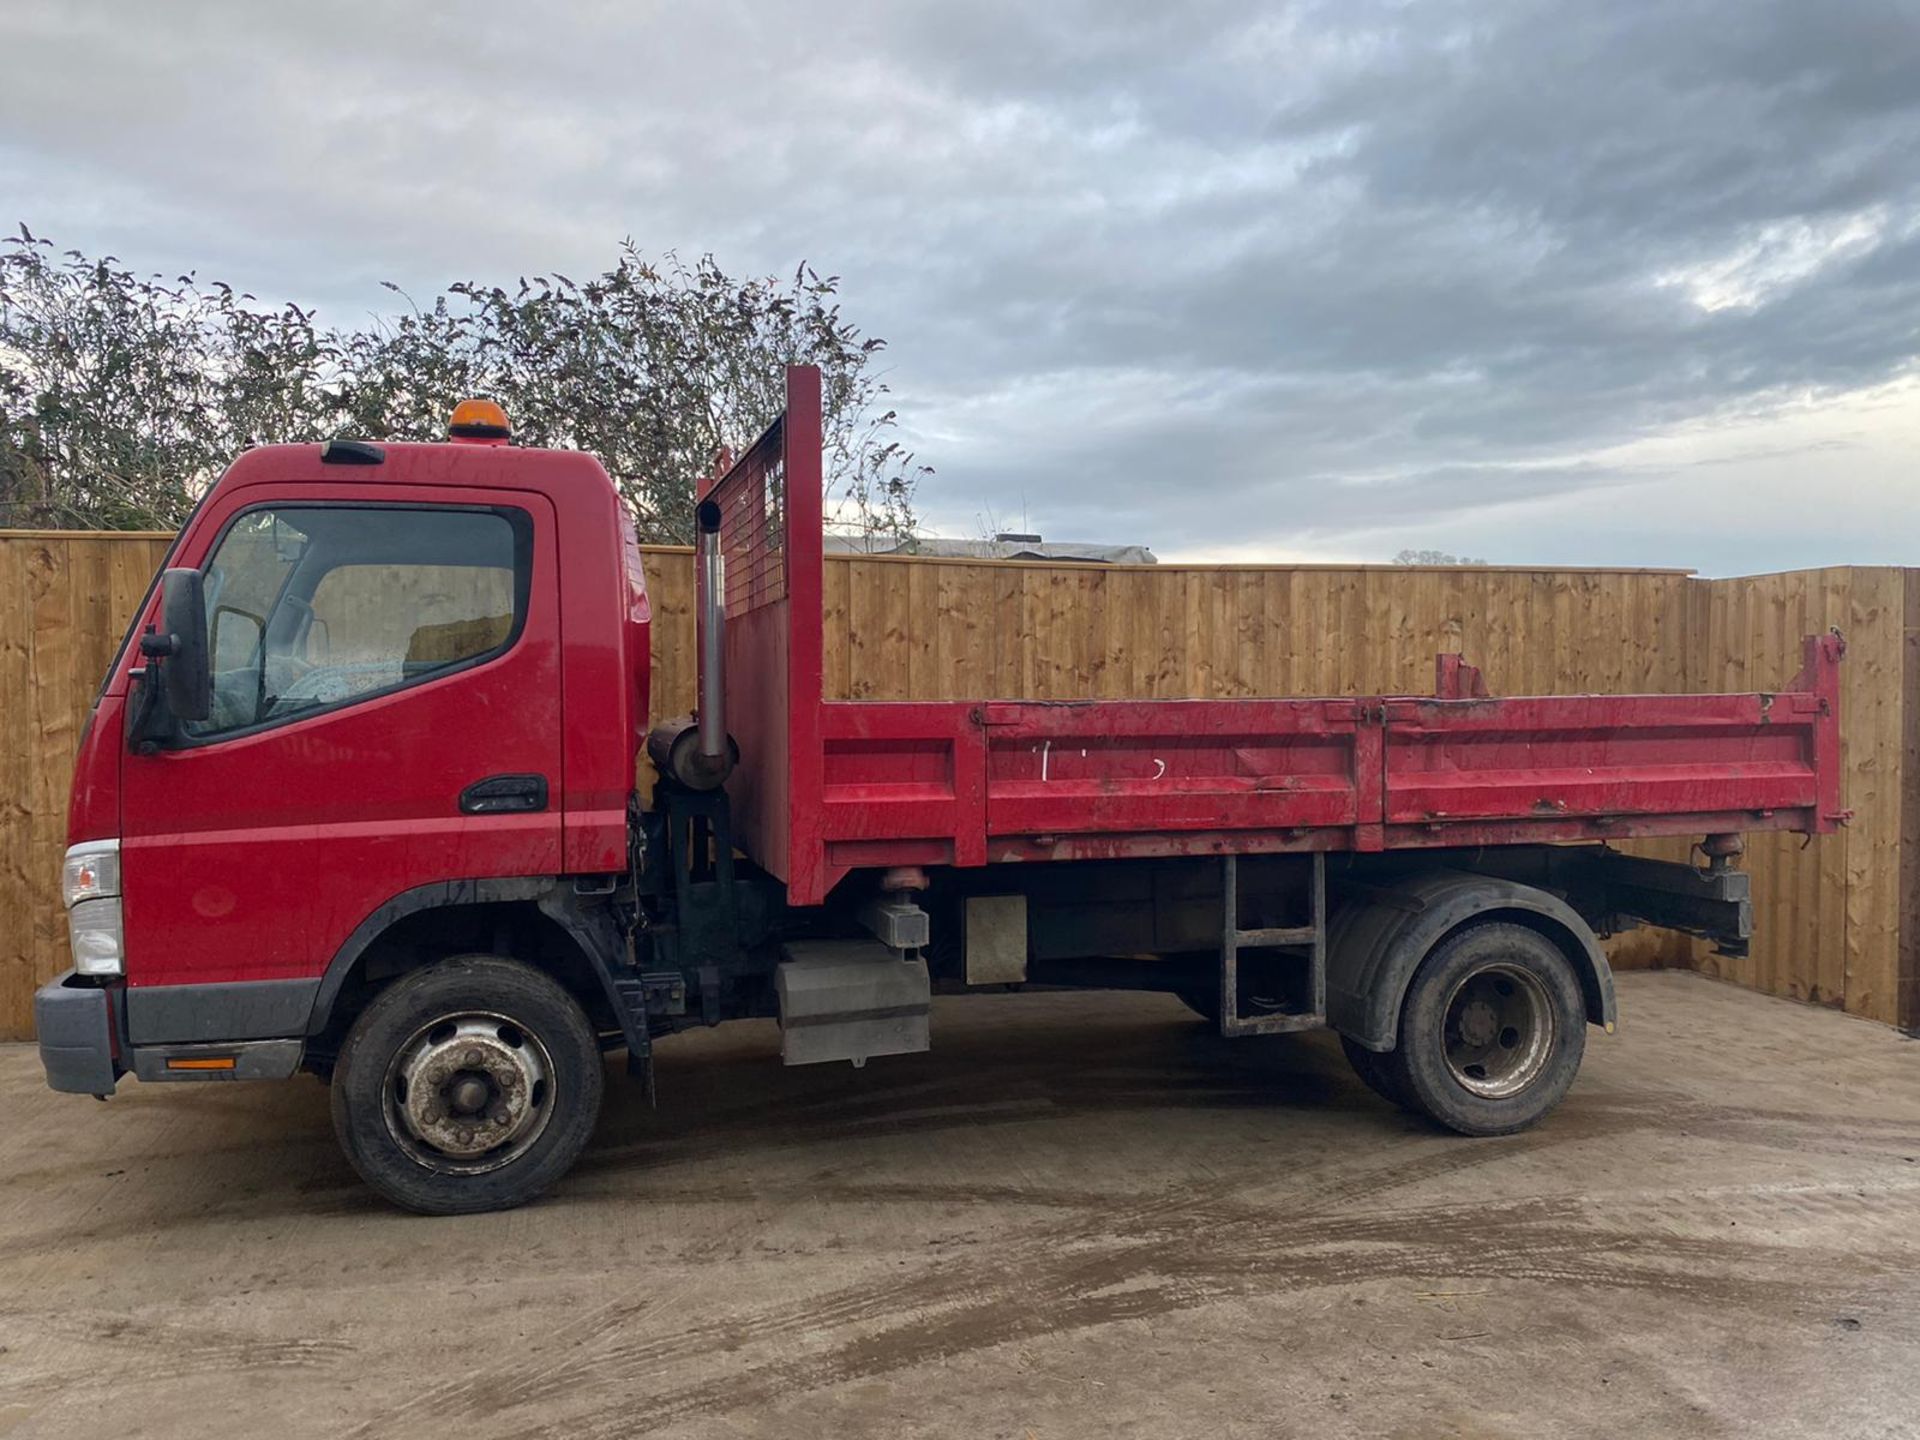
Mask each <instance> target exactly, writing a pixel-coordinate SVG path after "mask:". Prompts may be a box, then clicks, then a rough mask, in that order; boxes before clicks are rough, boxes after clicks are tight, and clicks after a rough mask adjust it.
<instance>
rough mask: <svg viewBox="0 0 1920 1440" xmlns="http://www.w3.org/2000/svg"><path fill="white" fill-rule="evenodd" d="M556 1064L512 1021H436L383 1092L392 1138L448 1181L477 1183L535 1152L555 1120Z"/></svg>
mask: <svg viewBox="0 0 1920 1440" xmlns="http://www.w3.org/2000/svg"><path fill="white" fill-rule="evenodd" d="M553 1090H554V1082H553V1057H552V1056H551V1055H550V1054H548V1053H547V1047H546V1046H545V1044H543V1043H542V1042H541V1040H540V1037H539V1036H538V1035H536V1034H534V1033H533V1031H531V1030H529V1029H528V1028H527V1027H525V1026H524V1025H521V1024H520V1023H519V1022H518V1021H516V1020H514V1019H513V1018H512V1017H511V1016H507V1015H501V1014H497V1013H494V1012H492V1011H482V1010H466V1011H457V1012H454V1013H452V1014H448V1015H442V1016H440V1017H438V1018H437V1019H434V1020H430V1021H428V1022H427V1023H426V1024H425V1025H422V1026H421V1027H420V1028H419V1029H418V1030H416V1031H414V1032H413V1034H412V1035H411V1036H409V1037H408V1038H407V1041H406V1043H405V1044H404V1045H402V1046H400V1047H399V1049H398V1050H396V1051H395V1052H394V1056H393V1060H392V1062H391V1063H390V1064H389V1065H388V1066H387V1073H386V1077H385V1080H384V1082H383V1083H382V1086H381V1095H382V1101H383V1108H384V1109H385V1112H386V1120H387V1132H388V1133H389V1134H390V1135H391V1136H392V1137H393V1139H394V1142H395V1143H396V1144H397V1145H399V1147H400V1148H401V1149H402V1150H403V1151H405V1152H406V1153H407V1155H408V1156H409V1157H411V1158H412V1159H413V1161H414V1162H415V1163H416V1164H418V1165H420V1166H422V1167H424V1168H425V1169H428V1170H431V1171H434V1172H435V1173H436V1174H441V1175H478V1174H483V1173H485V1172H486V1171H488V1170H497V1169H499V1168H500V1167H501V1166H503V1165H508V1164H511V1163H512V1162H513V1161H515V1160H517V1159H519V1158H520V1157H521V1156H522V1155H524V1154H526V1153H527V1151H528V1150H530V1149H532V1148H533V1146H534V1144H535V1143H536V1142H537V1141H538V1140H539V1139H540V1136H541V1135H542V1134H544V1133H545V1131H546V1128H547V1122H548V1120H549V1119H550V1118H551V1117H552V1115H553V1100H554V1095H553Z"/></svg>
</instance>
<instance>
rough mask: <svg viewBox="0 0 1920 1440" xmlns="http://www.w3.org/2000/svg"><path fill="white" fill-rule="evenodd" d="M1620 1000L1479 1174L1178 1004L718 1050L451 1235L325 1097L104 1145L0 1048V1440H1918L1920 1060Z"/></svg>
mask: <svg viewBox="0 0 1920 1440" xmlns="http://www.w3.org/2000/svg"><path fill="white" fill-rule="evenodd" d="M1620 988H1621V1010H1622V1013H1623V1016H1624V1024H1623V1026H1622V1029H1621V1032H1620V1033H1619V1034H1618V1035H1617V1036H1614V1037H1611V1038H1608V1037H1604V1036H1601V1035H1599V1034H1597V1033H1593V1034H1591V1039H1590V1043H1589V1049H1588V1055H1587V1064H1586V1069H1585V1072H1584V1074H1583V1075H1582V1076H1581V1079H1580V1081H1579V1082H1578V1083H1577V1084H1576V1085H1575V1087H1574V1090H1573V1093H1572V1095H1571V1096H1570V1097H1569V1098H1568V1100H1567V1102H1566V1104H1565V1105H1564V1106H1563V1107H1562V1108H1561V1109H1560V1111H1559V1112H1558V1113H1557V1114H1556V1115H1554V1116H1553V1117H1552V1118H1550V1119H1549V1120H1548V1121H1547V1122H1546V1123H1545V1124H1544V1125H1542V1126H1541V1127H1540V1128H1539V1129H1538V1130H1537V1131H1535V1132H1534V1133H1532V1134H1528V1135H1522V1136H1515V1137H1512V1138H1509V1139H1503V1140H1492V1141H1470V1140H1462V1139H1458V1138H1455V1137H1449V1136H1445V1135H1441V1134H1436V1133H1434V1132H1433V1131H1431V1130H1429V1129H1428V1128H1426V1127H1425V1126H1423V1125H1421V1124H1418V1123H1416V1122H1415V1121H1413V1120H1411V1119H1409V1118H1407V1117H1405V1116H1403V1115H1400V1114H1398V1113H1397V1112H1395V1111H1392V1110H1390V1109H1388V1108H1387V1107H1386V1106H1385V1105H1384V1104H1382V1103H1381V1102H1380V1101H1378V1100H1376V1099H1374V1097H1373V1096H1372V1095H1371V1094H1369V1093H1368V1092H1366V1091H1365V1090H1363V1089H1362V1088H1361V1087H1360V1085H1359V1083H1358V1082H1357V1081H1356V1080H1355V1079H1354V1078H1353V1077H1352V1075H1351V1074H1350V1073H1349V1072H1348V1070H1347V1068H1346V1066H1345V1064H1344V1062H1343V1061H1342V1060H1341V1058H1340V1054H1339V1050H1338V1047H1337V1046H1336V1045H1334V1044H1332V1043H1329V1037H1327V1036H1324V1035H1321V1036H1312V1037H1300V1038H1282V1039H1276V1040H1273V1041H1237V1042H1231V1043H1229V1042H1225V1041H1222V1040H1220V1039H1219V1038H1218V1037H1217V1036H1214V1035H1211V1034H1210V1033H1209V1032H1208V1031H1207V1030H1206V1028H1205V1027H1204V1026H1203V1025H1202V1024H1201V1023H1200V1022H1198V1021H1196V1020H1194V1019H1192V1018H1191V1017H1190V1016H1188V1015H1187V1013H1186V1012H1185V1011H1184V1010H1181V1009H1180V1008H1179V1007H1178V1006H1177V1005H1176V1004H1175V1003H1174V1002H1172V1001H1171V1000H1167V999H1164V998H1162V997H1157V996H1124V995H1114V996H1090V997H1085V998H1082V997H1076V996H1068V995H1027V996H1005V997H994V998H989V999H969V1000H951V1001H943V1002H941V1004H940V1008H939V1009H938V1011H937V1013H936V1015H935V1030H934V1033H935V1042H934V1043H935V1049H934V1051H933V1053H932V1054H930V1055H924V1056H912V1057H902V1058H897V1059H894V1060H882V1061H875V1062H873V1063H872V1064H871V1065H870V1066H868V1068H867V1069H866V1070H865V1071H862V1072H855V1071H853V1070H852V1069H850V1068H848V1067H844V1066H836V1067H830V1068H829V1067H821V1068H815V1069H810V1070H794V1071H783V1070H782V1069H781V1067H780V1065H779V1062H778V1058H777V1053H776V1039H775V1035H774V1033H773V1030H772V1028H771V1027H770V1026H767V1025H747V1026H738V1027H732V1028H728V1029H725V1030H722V1031H717V1032H710V1033H706V1034H702V1035H698V1036H689V1037H683V1038H681V1039H678V1040H676V1041H673V1042H670V1043H668V1044H666V1045H664V1046H663V1047H662V1056H661V1066H660V1071H661V1073H660V1108H659V1109H658V1111H650V1110H649V1109H648V1108H647V1104H646V1101H645V1098H644V1095H643V1094H642V1093H640V1091H639V1090H638V1089H636V1088H634V1087H631V1086H628V1085H624V1084H615V1085H614V1086H613V1088H612V1089H611V1090H610V1092H609V1097H608V1105H607V1110H606V1114H605V1117H604V1119H603V1122H602V1125H601V1134H600V1137H599V1139H598V1141H597V1143H596V1145H595V1147H594V1148H593V1149H592V1150H591V1151H590V1152H589V1153H588V1155H587V1158H586V1159H585V1161H584V1162H583V1163H582V1165H581V1167H580V1169H579V1170H578V1171H576V1172H575V1173H574V1175H572V1176H571V1177H570V1178H569V1179H568V1180H566V1181H564V1182H562V1184H561V1185H560V1187H559V1188H558V1189H557V1190H556V1191H555V1192H554V1193H552V1194H551V1195H549V1196H548V1197H547V1198H545V1199H543V1200H542V1201H540V1202H538V1203H536V1204H534V1205H533V1206H531V1207H529V1208H527V1209H524V1210H521V1211H518V1212H515V1213H511V1214H505V1215H485V1216H478V1217H473V1218H468V1219H459V1220H432V1219H419V1218H414V1217H409V1216H405V1215H401V1214H398V1213H395V1212H393V1211H391V1210H388V1209H387V1208H385V1207H384V1206H383V1205H381V1204H380V1203H379V1202H377V1201H376V1200H374V1199H373V1198H372V1196H371V1195H369V1194H368V1193H367V1192H366V1191H364V1190H363V1189H361V1187H360V1186H359V1184H358V1183H357V1181H356V1180H355V1178H354V1177H353V1175H352V1174H351V1173H350V1172H349V1170H348V1169H347V1166H346V1164H345V1162H344V1161H343V1160H342V1159H341V1158H340V1157H339V1155H338V1154H337V1152H336V1151H335V1149H334V1144H333V1137H332V1134H331V1133H330V1131H329V1128H328V1122H327V1108H326V1097H325V1092H324V1091H323V1090H322V1089H321V1087H320V1086H319V1085H318V1084H317V1083H316V1082H314V1081H311V1080H302V1081H298V1082H294V1083H289V1084H284V1085H261V1086H246V1085H239V1086H224V1085H222V1086H214V1085H208V1086H193V1087H189V1086H148V1087H144V1088H143V1087H141V1086H138V1085H135V1084H132V1083H130V1082H129V1083H127V1084H126V1085H125V1086H124V1087H123V1089H122V1092H121V1094H120V1095H119V1096H118V1097H116V1098H115V1099H114V1100H113V1101H112V1102H111V1103H110V1104H106V1105H100V1104H96V1103H94V1102H93V1101H91V1100H87V1099H84V1098H76V1097H67V1096H56V1095H53V1094H50V1093H48V1092H47V1091H45V1090H44V1089H42V1088H41V1084H40V1078H39V1069H38V1063H37V1060H36V1057H35V1055H34V1053H33V1051H32V1050H31V1049H29V1048H26V1047H0V1113H3V1114H4V1115H5V1117H6V1118H5V1121H4V1124H3V1125H0V1435H6V1436H9V1437H14V1436H18V1437H29V1436H31V1437H42V1436H63V1437H64V1436H79V1435H137V1436H140V1437H143V1440H163V1437H171V1436H192V1437H196V1440H204V1437H208V1436H223V1435H238V1434H246V1435H261V1436H269V1437H273V1440H296V1437H304V1436H318V1435H352V1436H378V1437H389V1436H409V1435H432V1436H435V1437H445V1436H450V1435H451V1436H465V1435H476V1436H477V1435H485V1436H488V1437H493V1440H506V1437H522V1436H535V1435H552V1436H565V1437H569V1440H572V1437H583V1440H584V1437H599V1436H606V1437H613V1436H627V1435H641V1434H671V1435H690V1436H707V1437H718V1436H763V1437H780V1440H791V1437H799V1436H814V1435H820V1436H836V1437H837V1436H865V1435H884V1436H889V1437H911V1436H967V1437H995V1436H1006V1437H1011V1440H1029V1437H1031V1440H1063V1437H1095V1436H1098V1437H1108V1436H1139V1437H1166V1436H1187V1435H1194V1436H1208V1437H1222V1436H1242V1435H1244V1436H1249V1437H1253V1436H1258V1437H1262V1440H1266V1437H1272V1436H1286V1435H1296V1434H1297V1435H1302V1436H1307V1435H1310V1436H1313V1437H1315V1440H1331V1437H1340V1436H1422V1437H1425V1436H1498V1437H1519V1436H1539V1435H1596V1436H1599V1435H1604V1436H1619V1435H1652V1434H1660V1435H1680V1436H1693V1435H1699V1436H1714V1435H1739V1436H1749V1435H1783V1436H1784V1435H1793V1436H1801V1435H1849V1436H1853V1435H1863V1436H1896V1435H1920V1044H1916V1043H1914V1042H1912V1041H1907V1040H1903V1039H1901V1038H1900V1037H1899V1036H1897V1035H1895V1034H1893V1033H1892V1032H1890V1031H1888V1030H1885V1029H1882V1028H1880V1027H1878V1026H1875V1025H1871V1024H1868V1023H1866V1022H1862V1021H1855V1020H1850V1019H1847V1018H1845V1017H1844V1016H1840V1015H1835V1014H1832V1013H1830V1012H1827V1011H1821V1010H1814V1009H1809V1008H1804V1007H1800V1006H1795V1005H1792V1004H1788V1003H1785V1002H1781V1001H1773V1000H1767V999H1762V998H1760V997H1757V996H1754V995H1750V994H1746V993H1743V992H1741V991H1738V990H1734V989H1731V988H1726V987H1722V986H1719V985H1716V984H1714V983H1713V982H1711V981H1706V980H1702V979H1699V978H1696V977H1692V976H1686V975H1674V974H1651V975H1627V976H1623V977H1622V978H1621V986H1620Z"/></svg>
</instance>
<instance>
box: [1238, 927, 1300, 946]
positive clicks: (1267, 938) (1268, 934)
mask: <svg viewBox="0 0 1920 1440" xmlns="http://www.w3.org/2000/svg"><path fill="white" fill-rule="evenodd" d="M1318 938H1319V932H1318V931H1317V930H1315V929H1314V927H1313V926H1311V925H1306V926H1295V927H1293V928H1291V929H1277V930H1276V929H1269V930H1236V931H1234V932H1233V939H1234V943H1235V944H1236V945H1247V946H1252V947H1253V948H1255V949H1258V948H1259V947H1261V946H1264V945H1311V944H1313V942H1314V941H1315V940H1316V939H1318Z"/></svg>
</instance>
